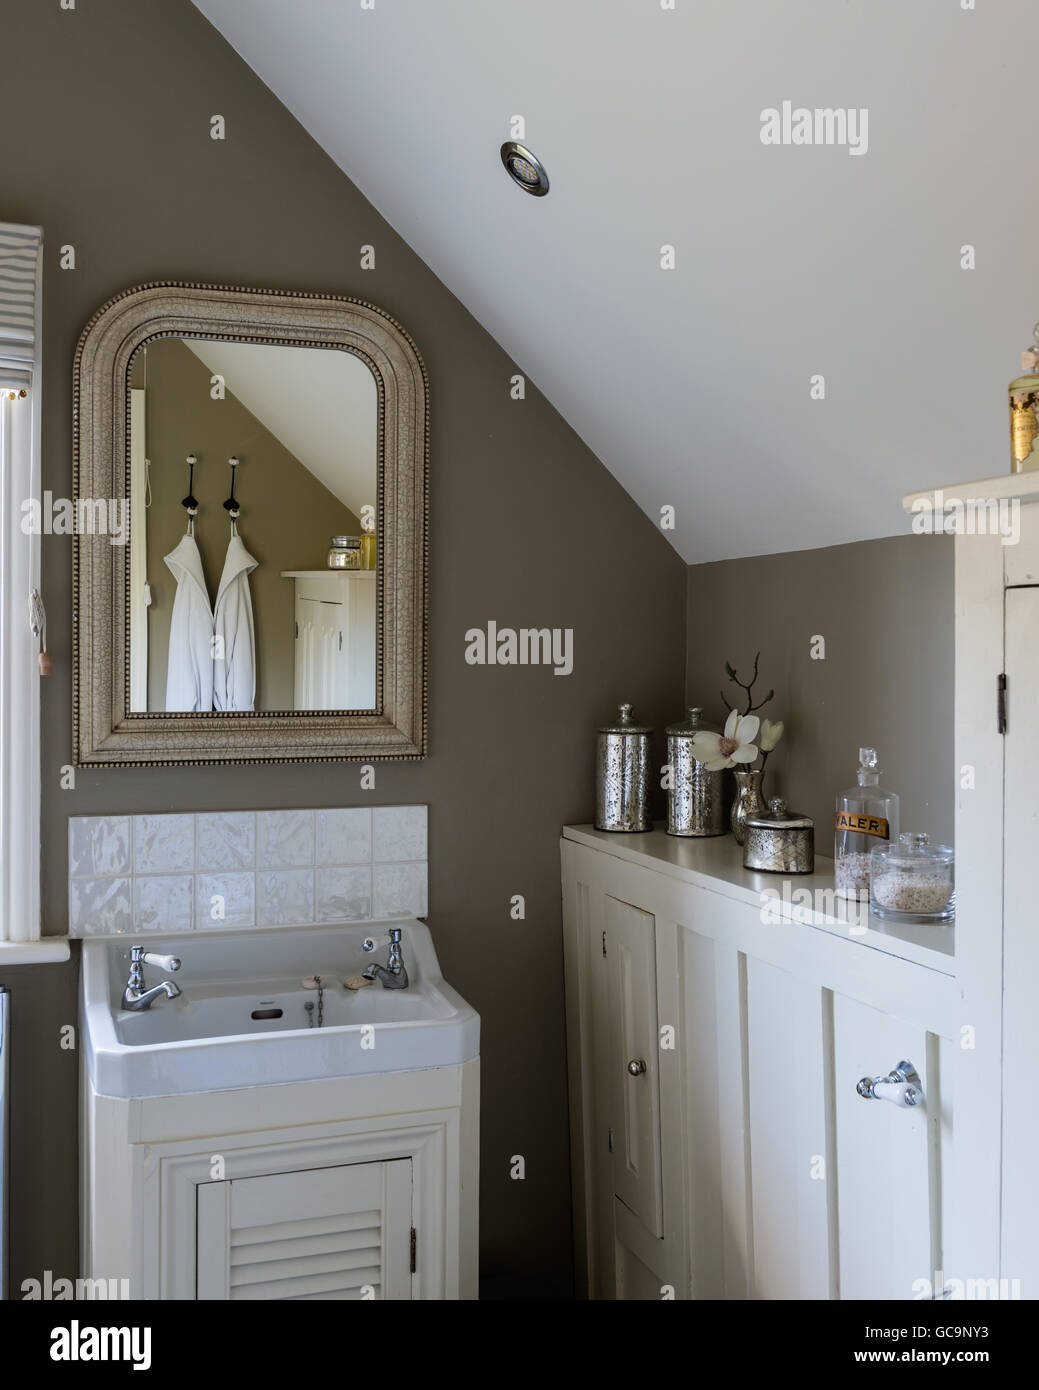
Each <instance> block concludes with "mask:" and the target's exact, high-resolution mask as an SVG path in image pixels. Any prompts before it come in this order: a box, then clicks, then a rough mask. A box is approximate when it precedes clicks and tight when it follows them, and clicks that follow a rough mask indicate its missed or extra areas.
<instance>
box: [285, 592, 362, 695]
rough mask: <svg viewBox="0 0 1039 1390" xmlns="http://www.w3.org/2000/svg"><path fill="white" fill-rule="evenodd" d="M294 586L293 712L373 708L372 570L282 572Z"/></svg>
mask: <svg viewBox="0 0 1039 1390" xmlns="http://www.w3.org/2000/svg"><path fill="white" fill-rule="evenodd" d="M282 578H283V579H291V580H292V581H293V582H294V584H295V586H296V599H295V606H294V624H295V626H294V636H295V645H294V647H293V651H294V653H295V674H294V682H293V708H294V709H374V708H375V595H376V584H375V570H285V571H284V572H283V573H282Z"/></svg>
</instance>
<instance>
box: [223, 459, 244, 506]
mask: <svg viewBox="0 0 1039 1390" xmlns="http://www.w3.org/2000/svg"><path fill="white" fill-rule="evenodd" d="M227 461H228V463H229V464H230V465H231V496H230V497H229V498H228V499H227V501H226V502H225V503H224V511H225V512H229V513H230V514H231V520H232V521H237V520H238V517H239V514H240V510H241V509H240V508H239V506H238V503H237V501H236V500H235V495H234V484H235V469H236V468H237V467H238V465H239V463H240V460H239V459H237V458H235V457H234V455H233V454H232V455H231V457H230V458H229V459H228V460H227Z"/></svg>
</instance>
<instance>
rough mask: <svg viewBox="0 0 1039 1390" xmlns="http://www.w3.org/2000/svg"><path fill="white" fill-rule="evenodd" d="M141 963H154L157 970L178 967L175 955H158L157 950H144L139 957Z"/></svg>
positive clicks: (178, 961) (177, 968)
mask: <svg viewBox="0 0 1039 1390" xmlns="http://www.w3.org/2000/svg"><path fill="white" fill-rule="evenodd" d="M141 963H142V965H154V966H155V967H156V968H157V969H158V970H169V971H171V972H172V971H175V970H179V969H180V959H179V958H178V957H177V956H160V955H159V954H158V952H157V951H145V953H144V955H143V956H142V957H141Z"/></svg>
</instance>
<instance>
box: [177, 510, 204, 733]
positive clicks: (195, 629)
mask: <svg viewBox="0 0 1039 1390" xmlns="http://www.w3.org/2000/svg"><path fill="white" fill-rule="evenodd" d="M166 564H167V566H168V567H169V570H170V572H171V573H172V575H173V577H174V579H175V580H176V581H177V593H176V597H175V598H174V600H173V615H172V617H171V619H170V651H169V663H168V665H167V668H166V710H167V713H173V712H174V711H178V710H211V709H212V708H213V610H212V608H211V607H210V606H209V592H208V590H207V589H206V580H205V575H204V574H203V573H202V556H201V555H200V554H199V552H198V546H197V545H196V543H195V538H194V536H188V535H186V536H183V537H181V541H180V544H179V545H178V546H177V547H176V549H175V550H171V551H170V553H169V554H168V555H167V556H166Z"/></svg>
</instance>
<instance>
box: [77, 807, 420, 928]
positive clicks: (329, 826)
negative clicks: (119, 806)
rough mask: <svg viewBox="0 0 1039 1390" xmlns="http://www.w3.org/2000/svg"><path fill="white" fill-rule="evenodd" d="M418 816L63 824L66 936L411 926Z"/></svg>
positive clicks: (389, 811)
mask: <svg viewBox="0 0 1039 1390" xmlns="http://www.w3.org/2000/svg"><path fill="white" fill-rule="evenodd" d="M426 813H427V808H426V807H425V806H376V807H374V808H371V809H368V808H363V807H344V808H341V809H334V810H327V809H326V810H311V811H306V810H303V811H295V810H293V811H207V812H198V813H192V812H182V813H178V814H173V815H142V816H72V817H70V818H69V935H70V936H112V935H121V934H127V933H137V932H158V931H190V930H192V929H194V930H196V931H205V930H206V929H207V928H216V929H219V930H226V929H227V928H229V927H264V926H296V925H300V926H303V925H306V924H308V923H311V922H315V921H317V922H362V921H366V920H368V919H371V918H381V917H420V916H425V914H426V910H427V892H428V862H427V848H426V821H427V814H426Z"/></svg>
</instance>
